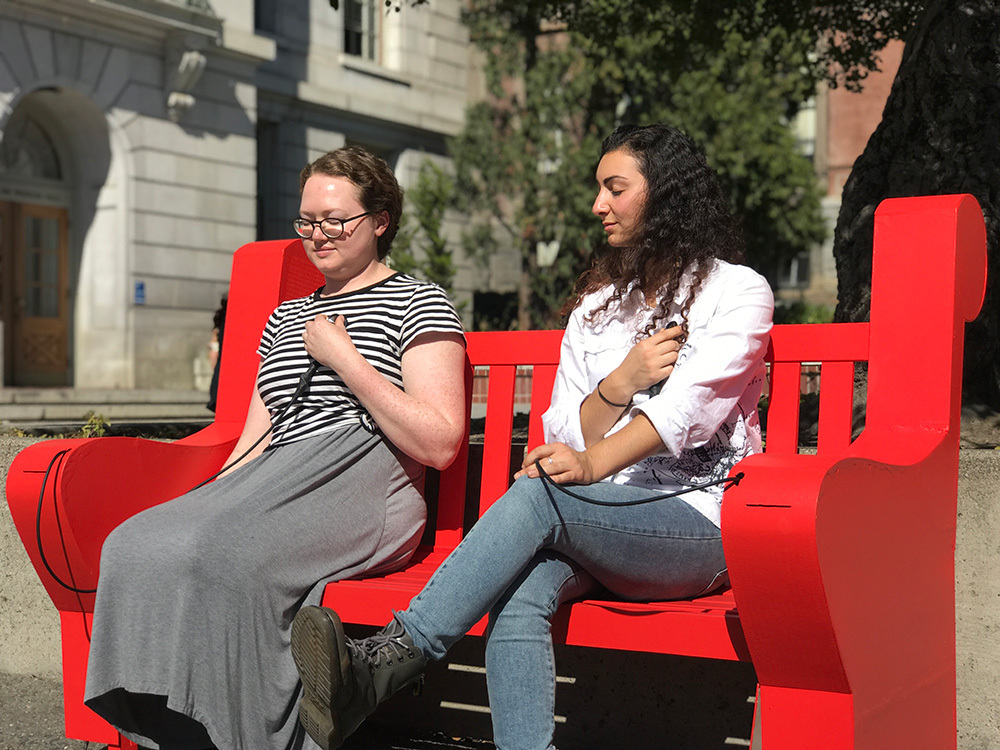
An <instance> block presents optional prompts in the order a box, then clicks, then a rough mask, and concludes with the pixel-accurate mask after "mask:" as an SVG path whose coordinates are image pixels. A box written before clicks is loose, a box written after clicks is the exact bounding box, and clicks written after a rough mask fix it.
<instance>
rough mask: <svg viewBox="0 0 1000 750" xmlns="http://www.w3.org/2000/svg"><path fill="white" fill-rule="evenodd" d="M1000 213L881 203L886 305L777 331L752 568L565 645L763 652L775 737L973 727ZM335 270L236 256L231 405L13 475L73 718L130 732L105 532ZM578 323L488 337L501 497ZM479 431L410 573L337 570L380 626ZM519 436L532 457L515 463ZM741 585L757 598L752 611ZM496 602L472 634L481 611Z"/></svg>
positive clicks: (187, 472) (472, 356)
mask: <svg viewBox="0 0 1000 750" xmlns="http://www.w3.org/2000/svg"><path fill="white" fill-rule="evenodd" d="M985 278H986V250H985V229H984V225H983V219H982V213H981V211H980V208H979V206H978V204H977V203H976V201H975V200H974V199H973V198H971V197H970V196H943V197H929V198H913V199H895V200H890V201H886V202H884V203H883V204H882V205H881V206H880V207H879V209H878V211H877V212H876V217H875V252H874V271H873V278H872V304H871V316H870V321H871V322H870V323H853V324H828V325H803V326H778V327H776V328H775V329H774V331H773V333H772V343H771V348H770V351H769V353H768V359H769V362H770V363H771V367H770V381H769V390H770V396H769V402H770V403H769V409H768V414H767V435H766V438H767V440H766V452H765V453H764V454H761V455H757V456H752V457H750V458H748V459H747V460H745V461H743V462H742V463H741V464H740V465H739V467H738V469H739V470H740V471H743V472H745V474H746V477H745V479H744V480H743V482H742V483H741V484H740V485H739V486H738V487H735V488H732V489H730V490H728V491H727V493H726V498H725V501H724V503H723V511H722V513H723V516H722V525H723V542H724V545H725V549H726V557H727V560H728V563H729V568H730V576H731V579H732V588H731V589H728V590H726V591H725V592H723V593H719V594H715V595H712V596H708V597H703V598H699V599H695V600H691V601H679V602H653V603H648V604H636V603H625V602H618V601H600V600H590V601H581V602H577V603H575V604H572V605H571V606H569V607H566V608H564V610H563V611H561V612H560V616H559V622H558V623H557V625H556V627H555V628H554V632H556V634H557V638H560V639H561V640H563V641H565V643H567V644H575V645H582V646H593V647H600V648H616V649H628V650H634V651H649V652H657V653H669V654H678V655H687V656H696V657H707V658H713V659H728V660H741V661H751V660H752V662H753V665H754V668H755V670H756V673H757V677H758V682H759V686H758V699H757V704H756V710H755V720H754V737H755V740H754V743H755V744H754V747H765V748H767V750H801V749H802V748H808V747H822V748H824V749H826V750H830V749H838V750H839V749H840V748H859V749H860V748H880V749H881V748H887V747H927V748H935V750H938V749H941V748H954V747H955V746H956V703H955V691H956V676H955V589H954V547H955V527H956V501H957V482H958V440H959V410H960V402H961V372H962V351H963V339H964V323H965V321H967V320H971V319H973V318H974V317H975V316H976V315H977V314H978V311H979V308H980V306H981V304H982V300H983V295H984V290H985ZM318 284H319V279H318V277H317V276H316V272H315V271H314V269H313V268H312V266H311V265H310V264H309V263H308V261H307V260H306V259H305V257H304V255H303V253H302V252H301V249H300V246H299V243H298V241H293V242H266V243H253V244H251V245H247V246H246V247H244V248H242V249H241V250H240V251H239V252H237V254H236V256H235V261H234V266H233V277H232V284H231V291H230V298H229V320H228V322H227V327H226V350H225V358H224V365H223V370H222V380H221V384H220V397H219V405H218V412H217V414H216V419H215V422H214V423H213V424H212V425H211V426H209V427H207V428H206V429H204V430H202V431H201V432H199V433H197V434H195V435H192V436H191V437H189V438H185V439H184V440H180V441H177V442H175V443H172V444H164V443H157V442H152V441H145V440H139V439H131V438H101V439H96V440H53V441H48V442H44V443H40V444H37V445H34V446H32V447H30V448H28V449H25V450H24V451H22V452H21V453H20V454H19V455H18V456H17V458H16V459H15V461H14V462H13V464H12V466H11V468H10V471H9V473H8V479H7V498H8V502H9V504H10V508H11V512H12V514H13V517H14V521H15V523H16V525H17V528H18V530H19V532H20V534H21V536H22V539H23V541H24V543H25V546H26V548H27V550H28V553H29V556H30V557H31V560H32V562H33V563H34V565H35V567H36V569H37V570H38V572H39V575H40V577H41V579H42V582H43V583H44V585H45V587H46V589H47V591H48V593H49V595H50V596H51V598H52V600H53V602H54V603H55V605H56V607H57V609H58V610H59V612H60V617H61V623H62V637H63V658H64V662H63V663H64V686H65V714H66V732H67V735H68V736H70V737H73V738H80V739H88V740H92V741H97V742H106V743H110V744H111V746H112V747H119V746H120V747H127V746H130V745H129V743H127V742H126V741H123V740H121V739H120V738H119V737H118V735H117V733H116V732H115V731H114V730H112V729H111V728H110V727H109V726H108V725H106V724H104V723H103V722H102V721H101V720H100V719H98V718H97V717H96V716H95V715H94V714H92V713H91V712H89V711H88V710H87V709H86V708H85V707H83V705H82V703H81V699H82V691H83V680H84V674H85V670H86V661H87V652H88V640H87V637H88V633H89V626H90V614H89V613H90V612H91V610H92V607H93V596H92V595H91V594H79V593H73V592H71V591H69V590H67V589H66V588H64V587H62V586H61V585H59V584H58V583H56V582H55V580H54V579H53V577H52V575H51V574H50V573H49V572H48V571H47V570H46V569H45V567H44V566H43V563H42V561H41V559H40V556H39V553H38V545H37V543H36V532H35V522H36V519H35V515H36V512H37V506H38V501H39V492H40V490H41V489H42V486H43V479H44V477H45V475H46V473H48V481H47V484H46V490H45V497H44V506H43V510H42V516H41V524H40V530H41V537H42V542H43V545H44V548H45V550H46V557H47V558H48V561H49V564H50V565H51V567H52V569H53V570H54V572H55V573H56V574H57V575H58V576H60V577H61V578H63V580H65V581H66V582H69V583H71V584H72V585H73V586H75V587H76V588H80V589H89V588H93V587H94V586H95V585H96V580H97V566H98V561H99V553H100V547H101V544H102V541H103V539H104V538H105V536H106V535H107V533H108V532H109V531H110V530H111V529H112V528H114V526H115V525H117V524H118V523H120V522H121V521H122V520H123V519H125V518H127V517H128V516H130V515H132V514H134V513H136V512H138V511H139V510H141V509H143V508H145V507H149V506H151V505H153V504H155V503H159V502H163V501H165V500H167V499H169V498H171V497H174V496H176V495H177V494H180V493H182V492H183V491H185V490H187V489H188V488H190V487H191V486H193V485H195V484H197V483H198V481H200V480H201V479H202V478H204V477H206V476H208V475H210V474H211V473H212V472H213V471H214V470H216V469H217V468H218V467H219V466H220V465H221V462H222V461H223V460H224V458H225V457H226V456H227V455H228V453H229V451H230V450H231V447H232V445H233V444H234V442H235V440H236V437H237V436H238V434H239V432H240V429H241V427H242V423H243V418H244V416H245V412H246V407H247V403H248V399H249V393H250V390H251V387H252V381H253V375H254V372H255V371H256V361H257V358H256V354H255V349H256V344H257V337H258V336H259V333H260V330H261V329H262V327H263V324H264V321H265V319H266V317H267V315H268V314H269V313H270V311H271V309H272V308H273V307H274V306H275V305H276V304H277V302H278V301H280V300H282V299H286V298H289V297H293V296H299V295H302V294H304V293H306V292H309V291H311V290H312V289H314V288H315V287H316V286H318ZM560 336H561V333H560V332H557V331H535V332H506V333H472V334H469V336H468V340H469V347H468V359H469V365H468V367H467V373H466V374H467V385H468V386H469V388H468V389H467V391H468V392H470V393H471V382H472V372H473V369H474V368H481V367H486V366H488V367H489V395H488V401H487V414H486V426H485V438H484V445H483V454H484V457H483V465H482V482H481V489H480V493H479V497H478V503H479V512H482V510H483V509H485V508H486V507H487V506H488V505H489V503H490V502H492V501H493V500H494V499H495V498H496V497H497V496H499V495H500V494H501V493H502V492H503V490H504V489H505V488H506V487H507V486H508V484H509V482H510V474H511V472H510V466H511V461H512V457H511V431H512V413H513V408H514V398H515V389H514V384H515V372H516V370H517V368H518V366H520V367H522V368H523V367H524V366H532V367H533V372H532V375H533V377H532V394H531V405H532V408H531V413H530V420H529V437H528V442H529V444H530V445H536V444H538V443H539V442H540V441H541V424H540V422H541V420H540V416H541V413H542V411H544V407H545V405H546V404H547V403H548V398H549V393H550V390H551V387H552V381H553V377H554V375H555V368H556V364H557V361H558V347H559V340H560ZM864 362H867V363H868V378H867V409H866V413H865V426H864V430H863V431H862V432H861V434H860V436H858V437H856V438H855V439H853V440H852V422H853V411H854V403H855V390H856V387H855V368H856V364H857V363H864ZM804 363H809V364H815V363H819V364H820V365H821V376H820V383H821V387H820V395H819V403H820V412H819V433H818V450H817V453H816V454H815V455H804V454H800V453H799V440H798V438H799V404H800V398H799V396H800V379H801V369H802V366H803V364H804ZM467 457H468V452H467V449H466V450H463V453H462V454H461V455H460V457H459V459H458V460H456V462H455V463H454V464H453V465H452V466H451V467H450V468H449V469H447V470H446V471H444V472H442V473H441V474H440V477H439V482H435V481H434V477H431V481H430V483H429V486H431V485H434V484H438V485H439V489H438V490H437V492H436V493H434V492H433V491H431V492H430V493H429V495H430V497H429V505H430V507H431V510H432V513H431V514H430V520H429V526H430V528H429V530H428V534H426V535H425V539H426V540H427V542H428V543H427V545H425V546H423V547H422V548H421V550H420V551H419V553H418V555H417V556H416V558H415V560H414V561H413V562H412V563H411V564H410V565H409V566H408V567H407V568H405V569H404V570H401V571H398V572H396V573H393V574H390V575H387V576H383V577H380V578H372V579H366V580H352V581H343V582H339V583H336V584H332V585H331V586H329V588H328V589H327V591H326V596H325V602H326V603H327V604H329V605H332V606H335V607H336V609H337V611H338V612H339V613H340V614H341V616H342V617H343V619H344V620H345V621H348V622H355V623H363V624H370V625H382V624H384V623H385V622H386V621H387V620H388V618H389V616H390V610H392V609H400V608H403V607H405V606H406V604H407V602H408V601H409V599H410V598H411V597H412V596H413V594H414V593H415V592H416V591H418V590H419V588H420V587H421V585H422V584H423V583H424V582H425V581H426V580H427V578H428V576H429V575H430V574H431V572H432V571H433V570H434V568H435V567H436V565H437V563H438V562H439V561H440V560H441V559H442V558H443V557H444V556H445V555H446V554H447V553H448V551H449V550H450V549H452V548H453V547H454V546H455V545H456V544H457V543H458V541H459V540H460V538H461V536H462V534H463V532H464V530H465V518H466V512H465V506H466V477H467V473H468V461H467ZM517 458H518V457H516V456H515V457H514V461H515V463H516V462H517ZM737 604H738V609H737ZM481 629H482V623H480V625H479V626H478V628H477V629H476V630H474V632H481Z"/></svg>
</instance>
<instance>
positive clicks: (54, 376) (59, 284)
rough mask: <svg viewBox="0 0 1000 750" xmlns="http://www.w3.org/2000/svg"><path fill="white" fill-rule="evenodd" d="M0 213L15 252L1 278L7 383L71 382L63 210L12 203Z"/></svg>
mask: <svg viewBox="0 0 1000 750" xmlns="http://www.w3.org/2000/svg"><path fill="white" fill-rule="evenodd" d="M3 216H4V217H5V219H6V220H5V222H4V223H7V224H9V225H10V226H9V228H8V230H7V232H8V234H7V237H8V240H5V242H4V245H5V247H4V251H5V252H4V255H5V256H13V258H12V259H11V260H7V262H6V266H7V268H8V269H10V274H9V278H8V276H7V275H6V274H5V282H4V289H5V291H4V297H5V298H8V297H9V302H7V303H6V308H7V309H6V310H5V325H4V331H5V335H4V338H5V339H9V345H8V347H7V348H8V352H9V355H8V357H9V358H7V359H6V361H7V362H8V364H6V365H5V367H4V369H5V370H6V371H7V372H8V373H9V378H8V379H9V382H10V384H11V385H14V386H59V385H70V373H69V246H68V242H67V218H66V209H64V208H59V207H56V206H38V205H30V204H24V203H13V204H8V207H7V210H6V212H5V214H3ZM8 248H9V249H10V250H11V251H12V252H10V253H8V252H7V249H8ZM8 321H9V322H8Z"/></svg>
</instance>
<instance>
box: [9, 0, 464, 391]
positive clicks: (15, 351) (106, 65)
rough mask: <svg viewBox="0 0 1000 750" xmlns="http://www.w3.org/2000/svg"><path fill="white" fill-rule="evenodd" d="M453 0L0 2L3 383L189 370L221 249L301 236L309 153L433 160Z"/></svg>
mask: <svg viewBox="0 0 1000 750" xmlns="http://www.w3.org/2000/svg"><path fill="white" fill-rule="evenodd" d="M460 7H461V2H460V0H435V2H434V3H432V4H431V5H430V6H429V7H424V8H420V9H419V10H418V11H415V12H403V13H393V12H386V9H385V7H384V4H383V2H382V0H341V2H340V8H339V10H334V9H333V8H332V7H331V6H330V4H329V2H327V0H102V1H101V2H92V1H90V0H4V2H2V3H0V247H2V254H0V317H2V322H3V328H2V331H3V340H4V344H3V357H2V361H3V363H4V365H3V381H2V382H3V384H5V385H72V386H76V387H78V388H88V387H99V388H167V389H189V388H191V387H193V385H194V374H193V369H194V368H193V363H194V362H195V361H196V360H197V359H198V358H199V357H201V356H202V355H203V353H204V351H205V349H206V344H207V342H208V339H209V335H210V331H211V327H212V313H213V311H214V310H215V308H216V307H217V306H218V304H219V301H220V298H221V296H222V295H223V293H224V292H225V291H226V288H227V285H228V279H229V269H230V262H231V256H232V253H233V251H234V250H235V249H236V248H238V247H240V246H241V245H242V244H244V243H246V242H250V241H253V240H255V239H258V238H277V237H289V236H291V230H290V226H289V222H290V220H291V219H292V218H293V217H294V216H295V215H296V214H297V210H298V195H297V188H298V181H297V175H298V171H299V170H300V169H301V168H302V166H303V165H304V164H306V163H307V162H308V161H310V160H311V159H313V158H315V157H316V156H318V155H319V154H320V153H322V152H324V151H326V150H329V149H332V148H336V147H338V146H341V145H343V144H344V143H357V144H360V145H364V146H367V147H369V148H371V149H373V150H375V151H377V152H378V153H380V154H382V155H383V156H385V157H386V158H387V159H388V160H389V161H390V163H392V164H393V166H394V168H395V169H396V172H397V174H398V175H399V177H400V181H401V182H402V183H403V184H404V186H405V185H406V184H407V183H408V182H409V181H411V180H412V179H413V178H414V177H415V174H416V171H417V169H418V168H419V165H420V162H421V160H422V159H423V158H424V155H425V154H430V155H432V156H435V157H436V158H443V157H441V156H440V155H442V154H443V153H444V151H445V148H444V140H445V137H446V136H448V135H451V134H454V133H456V132H457V131H458V130H459V129H460V127H461V125H462V121H463V115H464V109H465V105H466V101H467V98H468V87H469V76H468V70H469V49H468V32H467V31H466V29H465V27H464V26H463V25H462V24H461V22H460V19H459V11H460ZM466 283H467V285H469V284H470V283H471V282H469V281H467V282H466Z"/></svg>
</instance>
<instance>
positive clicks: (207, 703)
mask: <svg viewBox="0 0 1000 750" xmlns="http://www.w3.org/2000/svg"><path fill="white" fill-rule="evenodd" d="M300 193H301V202H300V206H299V216H298V218H296V219H295V220H294V221H293V222H292V226H293V227H294V229H295V232H296V233H297V234H298V235H299V236H300V237H301V238H302V245H303V249H304V252H305V253H306V255H307V256H308V257H309V259H310V261H312V263H313V264H314V265H315V266H316V268H317V269H318V270H319V271H320V273H322V275H323V277H324V283H323V285H322V286H320V287H319V288H318V289H317V290H316V291H315V292H314V293H313V294H310V295H308V296H306V297H303V298H300V299H295V300H291V301H288V302H284V303H282V304H281V305H279V306H278V307H277V309H275V311H274V312H273V313H272V315H271V317H270V319H269V320H268V322H267V325H266V326H265V329H264V332H263V335H262V337H261V341H260V347H259V349H258V352H259V354H260V358H261V359H260V367H259V371H258V375H257V383H256V388H255V391H254V393H253V396H252V399H251V403H250V408H249V412H248V415H247V420H246V425H245V427H244V430H243V433H242V435H241V437H240V439H239V441H238V442H237V445H236V448H235V450H234V451H233V454H232V456H230V459H229V461H227V465H228V464H230V463H231V464H232V465H231V467H230V468H229V469H228V470H227V471H225V472H224V473H223V474H222V475H221V476H220V478H219V479H217V480H216V481H215V482H213V483H211V484H207V485H205V486H204V487H201V488H198V489H196V490H193V491H191V492H189V493H188V494H186V495H184V496H182V497H179V498H176V499H175V500H172V501H170V502H168V503H164V504H163V505H160V506H156V507H154V508H151V509H149V510H147V511H145V512H143V513H140V514H138V515H136V516H134V517H133V518H131V519H129V520H128V521H126V522H125V523H123V524H122V525H121V526H119V527H118V528H117V529H115V530H114V531H113V532H112V533H111V534H110V535H109V536H108V538H107V540H106V542H105V544H104V547H103V550H102V554H101V575H100V580H99V582H98V591H97V600H96V605H95V613H94V628H93V639H92V643H91V649H90V666H89V669H88V674H87V687H86V703H87V705H88V706H89V707H90V708H92V709H93V710H94V711H96V712H97V713H98V714H100V715H101V716H103V717H104V718H105V719H107V720H108V721H109V722H111V723H112V724H113V725H114V726H116V727H117V728H119V729H120V730H121V731H122V733H123V734H125V735H126V736H127V737H129V739H131V740H133V741H134V742H137V743H138V744H139V745H141V746H142V745H146V746H156V747H160V748H177V749H178V750H182V749H190V750H199V749H200V748H209V747H218V748H224V749H225V750H239V749H247V748H254V749H255V750H256V749H258V748H260V749H263V748H273V749H274V750H285V749H291V748H300V747H303V746H304V745H305V746H307V747H308V746H311V741H310V740H309V739H308V738H307V737H306V736H305V733H304V732H303V730H302V729H301V727H299V726H298V723H297V721H296V715H297V710H296V709H297V706H296V701H297V700H298V697H299V693H300V687H299V681H298V675H297V673H296V670H295V666H294V664H293V661H292V658H291V654H290V651H289V639H290V629H291V623H292V618H293V617H294V615H295V613H296V612H297V611H298V609H299V608H300V607H301V606H303V605H308V604H318V603H319V601H320V598H321V596H322V592H323V588H324V587H325V585H326V583H327V582H329V581H332V580H337V579H341V578H349V577H358V576H364V575H376V574H379V573H383V572H386V571H388V570H391V569H393V568H396V567H399V566H401V565H403V564H404V563H405V562H406V561H407V560H408V559H409V557H410V556H411V555H412V553H413V551H414V550H415V549H416V546H417V543H418V541H419V539H420V536H421V533H422V531H423V526H424V521H425V514H426V511H425V506H424V503H423V498H422V483H423V471H424V466H433V467H435V468H444V467H445V466H447V465H448V464H449V463H451V461H452V460H453V459H454V457H455V455H456V454H457V452H458V448H459V444H460V441H461V439H462V436H463V435H464V431H465V430H464V428H465V425H464V421H465V409H464V404H465V399H464V380H463V367H464V351H465V350H464V344H465V340H464V334H463V330H462V325H461V321H460V320H459V318H458V315H457V314H456V312H455V309H454V307H453V306H452V304H451V302H450V301H449V300H448V298H447V296H446V295H445V293H444V292H443V291H442V290H441V289H440V288H439V287H436V286H434V285H432V284H428V283H425V282H421V281H418V280H416V279H414V278H412V277H409V276H406V275H403V274H398V273H395V272H394V271H392V270H391V269H390V268H389V267H388V266H387V265H386V264H385V259H386V256H387V255H388V253H389V250H390V246H391V243H392V240H393V237H394V236H395V234H396V231H397V228H398V226H399V219H400V215H401V211H402V202H403V195H402V191H401V190H400V188H399V185H398V184H397V182H396V179H395V177H394V176H393V173H392V171H391V170H390V169H389V167H388V165H387V164H386V163H385V162H384V161H383V160H382V159H380V158H378V157H376V156H373V155H372V154H369V153H368V152H366V151H364V150H362V149H358V148H353V147H351V148H342V149H339V150H337V151H333V152H330V153H328V154H325V155H324V156H322V157H320V158H319V159H317V160H316V161H315V162H313V163H312V164H310V165H308V166H307V167H306V168H305V169H304V170H303V171H302V174H301V178H300ZM304 381H307V382H304ZM262 436H264V437H263V439H262V440H261V437H262ZM258 441H259V442H258Z"/></svg>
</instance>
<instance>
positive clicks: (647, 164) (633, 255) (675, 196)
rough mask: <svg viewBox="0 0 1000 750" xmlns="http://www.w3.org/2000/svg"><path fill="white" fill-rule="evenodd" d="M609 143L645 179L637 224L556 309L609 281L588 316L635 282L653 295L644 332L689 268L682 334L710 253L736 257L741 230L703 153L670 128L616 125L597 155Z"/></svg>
mask: <svg viewBox="0 0 1000 750" xmlns="http://www.w3.org/2000/svg"><path fill="white" fill-rule="evenodd" d="M614 151H624V152H626V153H627V154H629V155H630V156H632V157H633V158H634V159H635V160H636V162H637V164H638V168H639V172H640V174H641V175H642V176H643V178H644V179H645V180H646V196H645V199H644V201H643V204H642V210H641V215H640V217H639V223H638V226H639V230H638V233H637V236H636V237H635V238H633V240H632V242H631V243H630V244H629V245H628V246H625V247H619V248H610V249H607V250H606V251H604V252H602V253H600V254H598V255H597V257H596V258H595V259H594V262H593V264H592V265H591V267H590V269H589V270H588V271H586V272H585V273H584V274H583V275H582V276H581V277H580V278H579V279H578V280H577V283H576V288H575V290H574V294H573V297H572V298H571V299H570V300H569V301H568V302H567V304H566V306H565V307H564V308H563V310H564V312H566V313H568V312H571V311H572V310H574V309H575V308H576V307H577V306H578V305H579V304H580V302H581V300H582V299H583V297H584V296H585V295H587V294H589V293H591V292H595V291H597V290H599V289H602V288H604V287H605V286H607V285H608V284H611V285H613V286H614V293H613V294H612V295H611V296H610V297H609V298H608V300H607V301H606V302H605V303H604V304H603V305H601V306H600V307H598V308H596V309H594V310H591V311H590V313H589V314H588V316H587V318H588V320H593V319H594V318H595V317H597V316H598V315H600V314H601V313H603V312H605V311H606V310H607V309H608V307H609V306H610V305H611V304H612V302H620V301H621V299H622V297H623V296H624V294H625V292H626V291H628V290H629V289H630V285H631V284H633V283H634V288H636V289H638V290H639V291H641V293H642V294H643V296H644V297H646V298H647V299H650V298H654V297H656V298H658V299H659V303H658V305H657V307H656V311H655V312H654V314H653V318H652V320H651V322H650V324H649V326H647V329H646V331H645V332H644V333H645V334H646V335H648V334H650V333H652V332H653V331H654V330H655V329H656V326H657V323H659V322H661V321H665V320H666V318H667V315H668V308H669V306H670V304H671V302H673V300H674V298H675V297H676V296H677V292H678V289H679V287H680V282H681V278H682V276H683V274H684V272H685V271H690V272H691V274H692V276H693V283H692V284H691V287H690V289H689V290H688V292H687V297H686V298H685V300H684V303H683V305H682V306H681V318H682V320H681V321H680V322H681V325H682V328H683V332H684V334H683V335H684V337H685V338H686V337H687V333H688V327H687V319H688V313H689V311H690V310H691V304H692V303H693V302H694V299H695V297H696V295H697V294H698V291H699V290H700V289H701V285H702V283H704V280H705V277H706V276H707V274H708V272H709V270H710V269H711V265H712V260H714V259H719V260H725V261H729V262H730V263H741V262H742V261H743V258H744V247H745V244H744V240H743V231H742V229H741V228H740V226H739V224H738V222H737V221H736V219H735V217H734V216H733V214H732V212H731V211H730V208H729V204H728V202H727V200H726V198H725V196H724V195H723V192H722V188H721V187H720V185H719V181H718V178H717V176H716V174H715V171H714V170H713V169H712V168H711V167H710V166H709V165H708V161H707V160H706V159H705V155H704V154H703V153H702V152H701V150H700V149H699V148H698V147H697V146H695V144H694V142H693V141H692V140H691V139H690V138H688V137H687V136H686V135H684V134H683V133H681V132H680V131H679V130H677V129H676V128H673V127H671V126H669V125H663V124H660V125H648V126H645V127H640V126H637V125H620V126H619V127H618V128H616V129H615V131H614V132H613V133H612V134H611V135H609V136H608V137H607V138H606V139H605V140H604V142H603V143H602V144H601V156H602V157H603V156H604V155H605V154H609V153H612V152H614Z"/></svg>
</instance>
